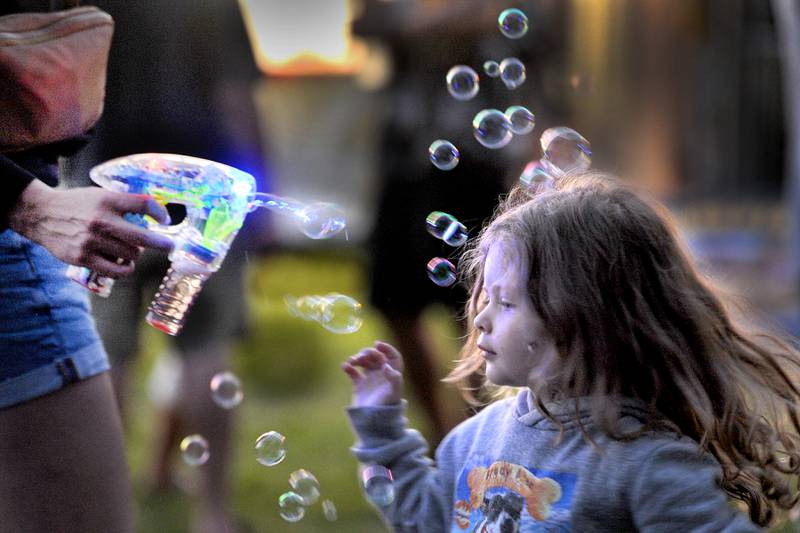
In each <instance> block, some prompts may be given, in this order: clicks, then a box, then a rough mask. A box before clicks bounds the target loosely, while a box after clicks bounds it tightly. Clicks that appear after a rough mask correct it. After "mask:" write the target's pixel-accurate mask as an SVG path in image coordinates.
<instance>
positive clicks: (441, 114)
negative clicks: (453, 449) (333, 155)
mask: <svg viewBox="0 0 800 533" xmlns="http://www.w3.org/2000/svg"><path fill="white" fill-rule="evenodd" d="M505 7H508V6H506V5H505V4H501V3H499V2H493V1H490V2H486V1H482V0H476V1H461V2H442V1H438V0H418V1H406V2H379V1H371V2H367V4H366V8H365V11H364V14H363V16H362V18H361V19H360V20H357V21H356V22H355V23H354V32H355V33H356V34H359V35H361V36H364V37H369V38H376V39H379V40H380V41H382V42H383V43H385V44H386V45H387V47H388V48H389V50H390V53H391V58H392V61H393V77H392V79H391V81H390V84H389V86H388V87H387V89H386V91H387V95H386V97H387V100H388V103H387V104H386V105H385V106H384V109H385V112H386V115H385V117H384V124H385V126H384V131H383V139H382V144H381V151H380V155H379V158H378V171H379V177H380V181H381V186H380V192H379V204H378V209H377V220H376V223H375V227H374V230H373V234H372V238H371V242H370V252H371V253H370V258H371V260H372V262H371V265H370V266H371V295H370V296H371V300H372V303H373V305H375V307H376V308H377V309H379V310H380V311H381V313H382V314H383V315H384V317H385V318H386V320H387V322H388V325H389V327H390V329H391V331H392V334H393V335H394V337H395V340H396V343H397V346H398V349H399V350H400V351H401V352H402V353H403V354H404V355H405V356H406V360H407V374H408V376H409V378H410V382H411V385H412V387H413V392H414V393H415V396H416V398H417V400H418V401H419V403H420V405H421V407H422V408H423V410H424V412H425V414H426V415H427V417H428V419H429V421H430V423H431V428H432V433H433V434H432V441H433V442H434V443H436V442H438V441H439V440H440V439H441V438H442V437H444V435H445V434H446V433H447V431H448V430H449V428H450V427H451V426H452V424H453V423H454V422H455V420H454V417H452V416H449V415H448V414H447V413H445V412H444V409H443V406H442V401H441V399H440V389H439V387H440V385H439V379H440V376H439V368H438V365H437V363H436V361H437V360H439V358H438V357H437V356H436V355H434V351H433V347H432V346H431V342H430V339H429V336H428V333H427V332H426V331H425V324H424V321H423V320H422V318H423V312H424V311H425V310H426V309H427V308H428V307H429V306H431V305H433V304H436V303H441V304H444V305H447V306H448V307H450V308H452V309H453V310H454V311H455V313H456V314H457V315H458V316H459V317H460V316H461V314H462V312H463V305H464V302H465V301H466V294H465V292H464V291H463V289H462V288H461V287H460V286H453V287H450V288H444V287H439V286H437V285H435V284H434V283H433V282H432V281H431V280H430V279H428V276H427V272H426V264H427V262H428V261H429V260H430V259H431V258H433V257H437V256H441V257H445V258H447V257H450V258H451V259H452V258H454V257H456V256H457V254H458V253H459V250H457V249H454V248H451V247H449V246H448V245H446V244H444V243H443V242H442V241H440V240H437V239H435V238H433V237H432V236H431V235H430V234H428V232H427V231H426V230H425V218H426V217H427V215H428V214H429V213H430V212H431V211H444V212H446V213H449V214H451V215H453V216H454V217H456V218H457V219H459V220H460V221H461V222H462V223H463V224H465V225H466V226H467V229H468V230H469V231H470V235H471V236H474V235H475V234H476V232H477V231H478V230H479V229H480V227H481V225H482V223H483V221H484V220H485V219H486V218H487V217H488V216H489V215H491V213H492V210H493V209H494V207H495V205H496V203H497V199H498V196H499V195H500V194H501V193H503V192H504V191H505V190H506V184H507V181H508V180H509V179H511V180H513V179H514V178H515V176H511V174H513V172H510V171H512V170H513V169H516V166H514V165H512V164H510V162H511V161H512V160H513V158H514V156H513V155H512V154H511V152H510V151H511V150H512V148H511V147H510V146H509V147H506V148H504V149H501V150H490V149H488V148H485V147H484V146H482V145H480V144H479V143H478V141H476V140H475V138H474V137H473V135H472V126H471V122H472V118H473V117H474V116H475V114H477V113H478V112H479V111H480V110H482V109H484V108H496V109H500V110H505V109H506V108H507V107H508V106H510V105H514V104H522V105H529V103H528V102H526V101H525V100H524V98H526V97H529V94H528V91H527V89H523V88H520V89H518V90H516V91H510V90H508V89H507V88H506V87H505V86H504V85H503V83H502V81H501V80H500V79H499V78H495V79H493V78H490V77H488V76H486V75H485V74H484V72H483V68H482V65H483V63H484V61H486V60H489V59H492V60H495V61H497V62H498V63H499V62H500V61H501V60H502V59H503V58H505V57H508V56H517V57H519V56H520V52H521V50H520V45H519V43H515V42H512V41H511V40H509V39H507V38H505V37H503V36H502V35H501V34H500V32H499V31H498V29H497V17H498V15H499V13H500V12H501V11H502V10H503V9H505ZM523 60H524V56H523ZM459 64H462V65H469V66H471V67H472V68H473V69H475V71H476V72H477V73H478V75H479V76H480V91H479V92H478V95H477V96H476V97H475V98H473V99H471V100H469V101H459V100H456V99H455V98H453V97H452V96H450V94H449V93H448V92H447V88H446V82H445V75H446V74H447V71H448V70H449V69H450V68H451V67H452V66H454V65H459ZM529 72H530V70H529ZM528 83H529V84H532V83H534V82H532V81H529V82H528ZM529 86H530V85H529ZM523 87H524V86H523ZM436 139H446V140H449V141H451V142H452V143H453V144H454V145H455V146H456V148H458V150H459V151H460V154H461V158H460V162H459V163H458V165H457V166H456V167H455V168H454V169H452V170H450V171H443V170H440V169H438V168H436V167H434V166H433V165H432V164H431V162H430V159H429V156H428V147H429V145H430V144H431V143H432V142H433V141H434V140H436ZM526 139H527V140H525V141H519V142H522V143H526V142H527V143H530V144H531V145H533V144H534V142H535V139H534V138H533V136H532V135H531V136H528V137H527V138H526ZM512 142H513V141H512ZM525 157H526V158H529V157H528V151H527V150H526V155H525ZM520 168H521V167H520ZM453 262H454V263H455V261H453ZM456 266H457V265H456ZM453 359H455V354H452V357H449V358H448V360H453ZM442 377H443V376H442Z"/></svg>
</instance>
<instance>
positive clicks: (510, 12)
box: [497, 8, 528, 39]
mask: <svg viewBox="0 0 800 533" xmlns="http://www.w3.org/2000/svg"><path fill="white" fill-rule="evenodd" d="M497 25H498V26H499V27H500V32H501V33H502V34H503V35H505V36H506V37H508V38H509V39H519V38H520V37H522V36H523V35H525V34H526V33H528V17H527V16H525V13H523V12H522V11H520V10H519V9H516V8H512V9H506V10H505V11H503V12H502V13H500V16H499V17H497Z"/></svg>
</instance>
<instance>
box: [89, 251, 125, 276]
mask: <svg viewBox="0 0 800 533" xmlns="http://www.w3.org/2000/svg"><path fill="white" fill-rule="evenodd" d="M86 266H87V267H88V268H89V269H91V270H93V271H94V272H96V273H98V274H100V275H101V276H105V277H107V278H113V279H117V278H122V277H125V276H127V275H129V274H131V273H133V270H134V268H135V265H134V263H133V261H127V262H122V263H120V262H118V261H117V260H116V259H115V260H112V259H108V258H106V257H103V256H101V255H94V256H92V257H91V258H90V259H89V261H87V263H86Z"/></svg>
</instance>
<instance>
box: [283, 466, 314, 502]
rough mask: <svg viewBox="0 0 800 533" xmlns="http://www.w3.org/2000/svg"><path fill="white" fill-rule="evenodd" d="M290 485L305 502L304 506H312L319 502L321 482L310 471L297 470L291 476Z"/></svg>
mask: <svg viewBox="0 0 800 533" xmlns="http://www.w3.org/2000/svg"><path fill="white" fill-rule="evenodd" d="M289 485H290V486H291V487H292V490H293V491H294V493H295V494H297V495H298V496H300V499H301V500H303V505H311V504H313V503H316V501H317V500H319V481H317V478H316V477H314V474H312V473H311V472H309V471H308V470H302V469H301V470H296V471H294V472H292V473H291V474H290V475H289Z"/></svg>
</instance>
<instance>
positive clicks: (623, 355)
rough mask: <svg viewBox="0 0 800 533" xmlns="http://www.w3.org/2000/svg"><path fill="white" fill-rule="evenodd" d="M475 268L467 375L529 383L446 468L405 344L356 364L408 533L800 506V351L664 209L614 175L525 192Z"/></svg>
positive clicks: (630, 524) (716, 522)
mask: <svg viewBox="0 0 800 533" xmlns="http://www.w3.org/2000/svg"><path fill="white" fill-rule="evenodd" d="M461 265H462V270H463V269H464V268H465V266H466V274H467V279H468V281H469V282H470V285H471V297H470V301H469V303H468V307H467V313H468V317H469V318H470V319H471V320H470V323H471V324H472V325H473V327H472V329H471V331H470V333H469V336H468V338H467V343H466V346H465V348H464V350H463V354H462V355H463V357H462V359H461V360H460V361H459V363H458V365H457V366H456V368H455V369H454V370H453V372H452V373H451V375H450V377H449V379H448V380H449V381H457V382H467V380H468V378H469V377H470V376H471V375H472V374H474V373H485V377H486V380H487V381H488V382H489V384H490V385H493V386H502V387H520V388H521V390H520V391H519V393H518V394H517V395H516V397H514V398H507V399H504V400H501V401H497V402H495V403H493V404H492V405H490V406H488V407H486V408H485V409H484V410H483V411H481V412H480V413H479V414H477V415H475V416H473V417H472V418H471V419H469V420H467V421H466V422H464V423H462V424H461V425H459V426H458V427H457V428H456V429H454V430H453V431H452V432H451V433H450V434H449V435H448V436H447V437H446V438H445V440H444V441H443V442H442V444H441V445H440V446H439V448H438V450H437V451H436V466H434V465H433V462H432V461H431V460H430V459H428V458H427V457H426V450H427V447H426V444H425V441H424V440H423V438H422V437H421V436H420V434H419V433H418V432H416V431H414V430H410V429H406V420H405V418H404V411H405V408H406V405H405V402H404V401H403V400H402V370H403V363H402V357H401V355H400V353H399V352H398V351H397V350H396V349H394V348H393V347H392V346H390V345H389V344H386V343H382V342H376V343H375V346H374V347H371V348H365V349H364V350H362V351H361V352H359V353H358V354H356V355H354V356H352V357H350V358H349V359H348V360H347V362H345V363H344V364H343V365H342V368H343V370H344V371H345V372H346V373H347V375H348V376H349V377H350V379H351V380H352V383H353V391H354V392H353V404H352V406H351V407H350V408H349V410H348V413H349V415H350V418H351V422H352V424H353V427H354V428H355V432H356V434H357V435H358V439H359V440H358V443H357V444H356V446H355V447H354V448H353V451H354V454H355V456H356V457H357V458H358V460H359V461H361V462H362V463H371V464H380V465H384V466H386V467H388V468H389V469H391V471H392V472H393V474H394V479H395V487H396V492H397V495H396V498H395V500H394V502H393V503H392V504H391V505H389V506H387V507H384V508H382V512H383V513H384V515H385V518H386V520H387V521H388V522H389V523H390V524H391V525H392V526H393V527H394V528H396V529H397V530H398V531H416V532H419V533H436V532H440V531H451V532H462V531H467V532H480V533H491V532H508V533H515V532H518V531H519V532H531V531H579V532H595V531H607V532H620V531H651V532H652V531H664V532H673V531H681V532H683V531H708V532H720V531H725V532H734V531H736V532H741V531H758V530H759V527H758V526H765V525H767V524H769V523H771V522H773V519H774V518H777V517H778V515H779V513H780V514H782V511H784V510H786V509H789V508H791V507H792V506H793V505H794V504H795V502H796V500H797V497H796V495H795V491H794V490H793V489H791V488H790V487H791V486H793V485H794V484H795V483H796V482H797V479H798V472H800V454H799V453H798V450H800V437H798V433H800V420H798V416H797V406H798V403H799V401H800V391H798V388H797V387H796V386H795V383H797V380H796V379H797V375H798V369H800V363H798V361H800V358H798V354H797V352H795V351H794V350H793V349H792V348H790V347H789V346H788V345H786V344H785V343H783V342H781V341H779V340H777V339H774V338H773V337H771V336H768V335H764V334H758V335H756V334H749V333H745V332H744V330H743V329H742V328H741V327H739V326H737V325H735V324H734V323H733V320H732V318H731V316H730V315H729V313H728V312H727V311H726V310H725V309H724V308H723V306H722V304H721V303H720V300H719V298H718V296H717V295H716V294H715V292H714V291H713V290H712V289H711V288H710V286H709V285H708V284H707V282H705V281H704V280H703V279H702V278H701V276H700V275H699V274H698V272H697V271H696V270H695V268H694V266H693V265H692V262H691V260H690V259H689V256H688V254H687V252H686V251H685V250H684V249H683V248H682V247H681V245H680V244H679V241H678V238H677V236H676V232H675V229H674V226H673V223H672V222H671V221H670V219H669V217H668V215H667V213H666V212H665V210H664V209H663V208H662V207H660V206H659V205H658V204H657V203H655V202H652V201H649V200H647V199H645V197H644V196H643V195H640V194H638V193H637V192H635V191H633V190H632V189H631V188H629V187H626V186H623V185H622V184H620V183H618V182H616V181H615V180H614V179H613V178H610V177H607V176H603V175H599V174H587V175H583V176H575V177H567V178H563V179H561V180H560V181H558V182H557V183H555V184H554V185H553V186H552V187H551V188H549V189H548V190H542V191H539V192H536V193H532V192H530V190H524V189H516V190H514V191H512V193H511V194H510V195H509V197H508V199H507V200H506V201H505V204H504V205H503V206H502V207H501V209H500V211H499V214H498V215H497V216H496V217H495V219H494V220H493V222H492V223H491V224H490V225H489V226H488V227H486V228H485V229H484V230H483V232H482V233H481V235H480V236H479V237H478V239H477V243H473V245H472V247H471V248H470V249H469V250H468V251H467V253H466V255H465V257H464V259H463V260H462V262H461ZM729 498H732V499H733V500H738V502H739V505H738V506H737V505H732V504H731V503H732V502H731V501H729ZM737 507H738V508H740V509H739V510H737ZM743 509H746V510H747V511H749V513H748V514H749V519H748V515H745V514H744V513H742V512H741V510H743Z"/></svg>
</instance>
